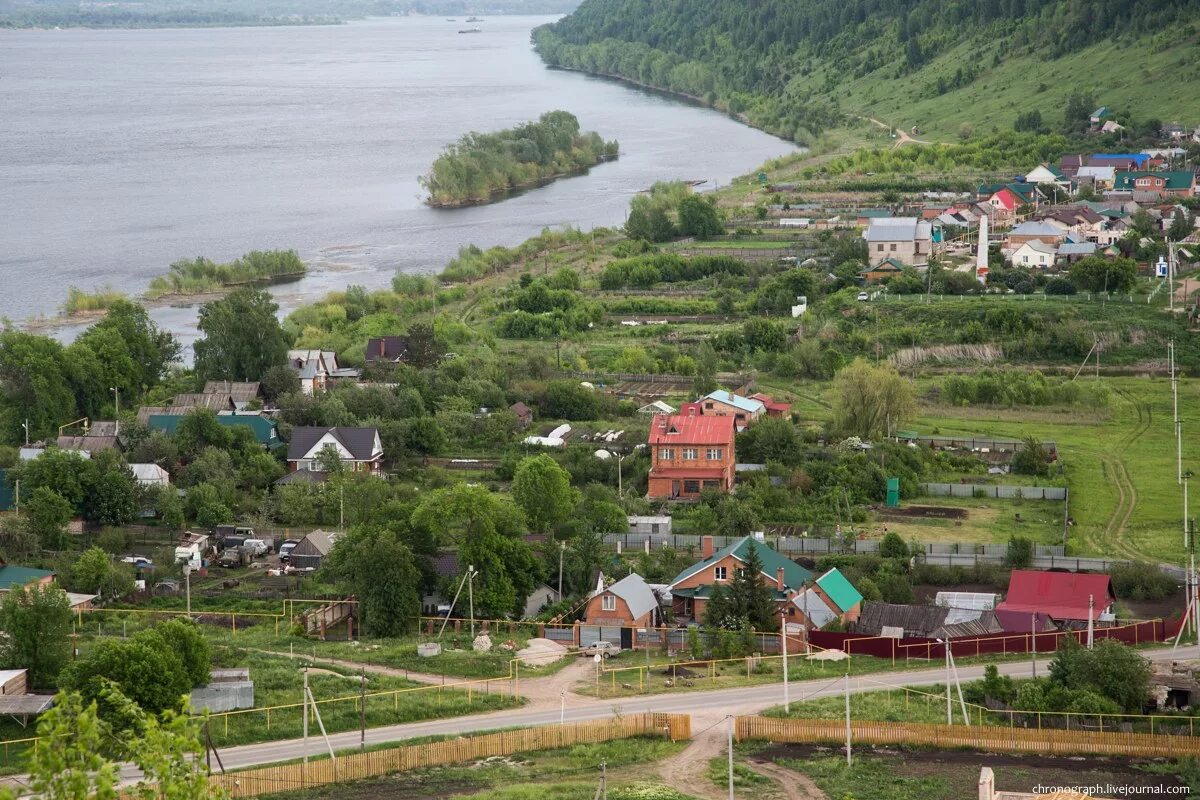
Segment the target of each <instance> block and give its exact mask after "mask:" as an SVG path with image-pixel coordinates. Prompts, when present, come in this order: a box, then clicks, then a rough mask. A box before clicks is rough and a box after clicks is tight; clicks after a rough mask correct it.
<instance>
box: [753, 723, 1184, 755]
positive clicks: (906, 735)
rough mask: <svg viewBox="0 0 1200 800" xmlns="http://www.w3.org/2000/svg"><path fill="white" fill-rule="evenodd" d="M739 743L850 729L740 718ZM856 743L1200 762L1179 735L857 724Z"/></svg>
mask: <svg viewBox="0 0 1200 800" xmlns="http://www.w3.org/2000/svg"><path fill="white" fill-rule="evenodd" d="M735 732H736V735H737V737H738V740H739V741H742V740H746V739H765V740H767V741H772V742H787V743H794V744H845V742H846V723H845V721H843V720H828V719H811V720H810V719H772V718H769V717H738V718H737V723H736V728H735ZM850 740H851V742H853V743H857V744H878V745H908V746H913V747H936V748H941V749H947V750H953V749H966V750H985V751H988V752H994V753H1039V754H1048V755H1049V754H1052V755H1123V756H1134V757H1138V758H1171V759H1178V758H1183V757H1186V756H1191V757H1196V756H1200V738H1196V737H1192V736H1184V735H1174V734H1149V733H1126V732H1121V731H1112V732H1109V731H1104V732H1101V731H1088V730H1062V729H1052V728H1051V729H1047V728H1043V729H1041V730H1038V729H1036V728H1017V727H1003V726H994V725H973V726H971V727H967V726H965V725H932V724H928V723H914V722H861V721H851V723H850Z"/></svg>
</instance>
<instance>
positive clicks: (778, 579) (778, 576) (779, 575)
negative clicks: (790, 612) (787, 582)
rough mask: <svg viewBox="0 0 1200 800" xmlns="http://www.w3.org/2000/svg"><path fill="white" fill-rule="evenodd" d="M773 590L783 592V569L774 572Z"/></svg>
mask: <svg viewBox="0 0 1200 800" xmlns="http://www.w3.org/2000/svg"><path fill="white" fill-rule="evenodd" d="M775 588H776V589H778V590H779V591H781V592H782V591H783V567H780V568H779V569H777V570H775Z"/></svg>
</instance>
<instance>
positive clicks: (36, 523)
mask: <svg viewBox="0 0 1200 800" xmlns="http://www.w3.org/2000/svg"><path fill="white" fill-rule="evenodd" d="M22 513H24V514H25V519H26V520H27V524H28V529H29V531H30V532H31V533H33V534H34V535H35V536H36V537H37V540H38V542H40V543H41V546H42V547H43V548H44V549H47V550H61V549H63V547H64V546H65V545H66V537H67V523H69V522H70V521H71V517H72V516H74V511H73V509H72V508H71V504H70V503H69V502H68V501H67V500H66V499H65V498H64V497H63V496H62V495H60V494H59V493H58V492H56V491H54V490H53V489H50V488H48V487H46V486H39V487H37V488H36V489H34V490H33V494H32V495H31V496H30V498H29V499H28V500H27V501H26V502H25V506H24V508H23V509H22Z"/></svg>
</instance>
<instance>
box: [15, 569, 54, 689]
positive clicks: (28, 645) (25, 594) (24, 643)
mask: <svg viewBox="0 0 1200 800" xmlns="http://www.w3.org/2000/svg"><path fill="white" fill-rule="evenodd" d="M0 624H3V627H4V632H5V633H6V634H8V635H7V636H6V637H5V638H4V639H3V642H2V644H0V654H2V656H3V661H4V666H5V667H15V668H20V669H28V670H29V683H30V685H31V686H32V687H33V688H35V689H46V688H49V687H53V686H54V685H55V684H56V682H57V680H58V674H59V673H60V672H61V671H62V668H63V667H64V666H66V663H67V661H68V660H69V659H70V657H71V637H70V634H71V603H70V601H69V600H68V599H67V593H66V592H64V591H63V590H62V589H61V588H59V587H58V586H57V585H55V584H50V585H49V586H44V587H43V586H29V587H27V588H25V589H13V590H11V591H8V592H5V593H4V601H3V604H2V605H0Z"/></svg>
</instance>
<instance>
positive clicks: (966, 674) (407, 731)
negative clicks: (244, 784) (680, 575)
mask: <svg viewBox="0 0 1200 800" xmlns="http://www.w3.org/2000/svg"><path fill="white" fill-rule="evenodd" d="M1142 654H1143V655H1145V656H1146V657H1147V658H1149V659H1150V660H1154V661H1162V660H1171V659H1172V658H1176V659H1187V658H1197V657H1200V650H1198V649H1197V647H1196V646H1194V645H1193V646H1190V647H1180V648H1179V650H1178V651H1177V652H1176V653H1174V654H1172V652H1171V650H1170V648H1161V649H1156V650H1145V651H1142ZM1048 661H1049V656H1048V655H1042V656H1040V657H1039V658H1038V674H1039V675H1041V676H1044V675H1045V674H1046V673H1045V670H1046V665H1047V663H1048ZM997 667H998V669H999V671H1000V674H1001V675H1012V676H1014V677H1027V676H1029V675H1030V674H1031V669H1030V663H1029V662H1028V661H1021V662H1008V663H1004V664H998V665H997ZM984 668H985V665H976V666H969V667H968V666H964V667H960V668H959V670H958V673H959V677H960V679H961V680H963V681H969V680H976V679H978V678H982V677H983V671H984ZM837 670H838V666H837V664H836V663H830V664H829V671H830V678H829V679H828V680H825V679H820V680H810V681H793V682H792V683H791V684H790V687H789V691H790V697H791V701H792V702H802V701H803V700H805V699H810V698H819V697H829V696H835V695H841V694H842V693H843V692H844V686H843V681H842V680H841V679H839V677H838V675H837ZM944 680H945V670H944V669H943V668H941V667H935V668H930V669H921V670H904V671H895V672H879V673H873V674H870V675H860V676H851V677H850V692H851V693H852V694H857V693H859V692H870V691H877V690H880V689H883V688H886V687H885V686H881V685H880V684H888V685H892V686H897V687H899V686H928V685H930V684H935V683H942V682H943V681H944ZM782 703H783V684H782V683H773V684H766V685H763V686H751V687H743V688H736V689H716V690H713V691H687V692H676V693H673V694H663V695H647V696H645V697H636V698H625V699H621V700H588V699H584V698H581V697H580V696H578V695H572V696H570V697H569V698H568V701H567V703H566V705H565V708H564V709H563V711H562V718H563V719H564V720H565V721H566V722H583V721H586V720H593V719H600V718H603V717H608V716H612V715H613V714H614V713H619V714H636V713H640V712H643V711H660V712H668V713H677V714H691V715H692V716H693V724H692V727H693V732H697V731H698V730H699V729H701V728H702V727H704V726H707V725H709V724H712V723H713V722H714V721H719V720H720V719H722V718H723V717H725V716H727V715H731V714H754V713H757V712H759V711H762V710H764V709H766V708H770V707H771V706H777V705H781V704H782ZM559 714H560V710H559V708H551V709H546V708H544V707H543V708H540V709H538V708H535V709H530V710H524V711H523V710H505V711H495V712H491V713H488V714H473V715H470V716H464V717H454V718H451V719H442V720H435V721H430V722H413V723H406V724H403V725H387V726H384V727H379V728H368V729H367V734H366V742H367V744H368V745H376V744H384V743H388V742H399V741H402V740H404V739H412V738H416V737H422V736H444V735H453V734H466V733H477V732H481V731H488V730H495V729H499V728H514V727H526V726H532V725H547V724H553V723H556V722H558V721H559V719H560V717H559ZM359 736H360V734H359V732H358V731H347V732H343V733H336V734H331V735H330V737H329V742H330V744H331V745H332V746H333V749H334V750H335V751H340V750H346V749H349V748H355V747H358V745H359ZM306 752H307V753H308V754H309V755H312V756H320V755H324V754H326V753H327V752H328V750H327V748H326V744H325V741H324V740H323V739H322V738H321V736H320V734H319V733H316V734H315V735H313V736H310V737H309V739H308V742H307V744H306V743H305V741H304V740H303V739H285V740H282V741H277V742H263V743H260V744H247V745H241V746H238V747H230V748H226V749H222V750H221V761H222V762H223V764H224V766H225V769H226V770H233V769H242V768H245V767H251V766H256V765H261V764H270V763H274V762H279V761H292V760H297V759H300V758H303V757H304V755H305V753H306ZM213 766H214V768H215V767H216V761H215V760H214V762H213ZM138 777H139V774H138V772H137V770H136V768H134V767H132V766H129V767H126V768H124V769H122V771H121V778H122V780H123V781H135V780H137V779H138ZM10 780H11V781H12V782H13V783H15V784H18V785H19V784H20V782H21V779H20V777H18V778H15V779H10Z"/></svg>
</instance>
